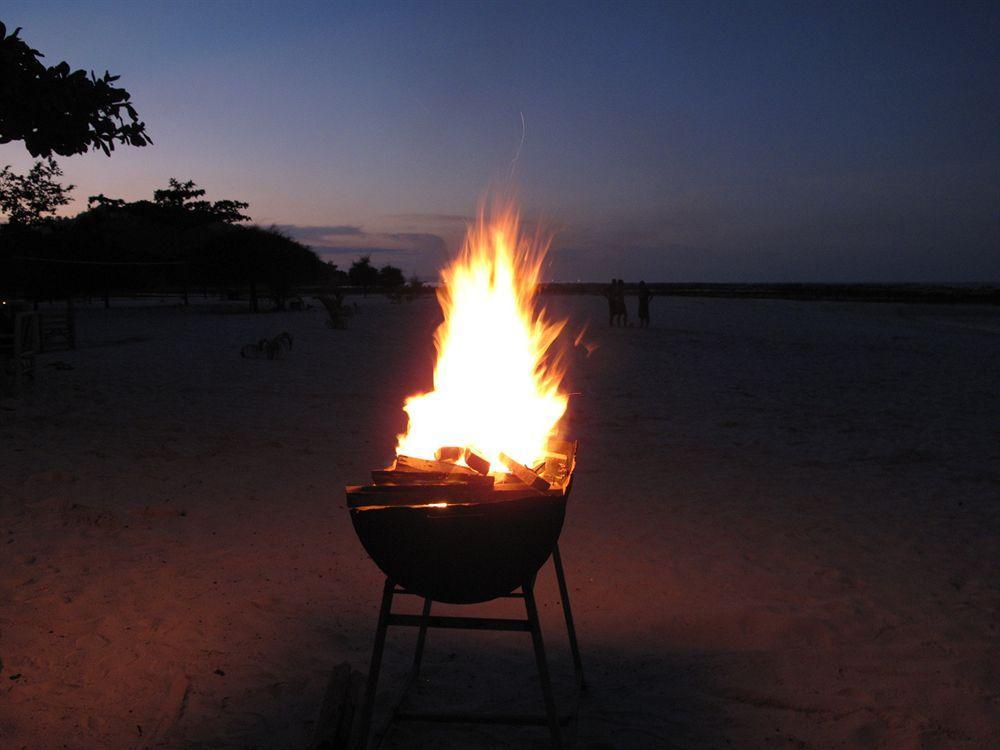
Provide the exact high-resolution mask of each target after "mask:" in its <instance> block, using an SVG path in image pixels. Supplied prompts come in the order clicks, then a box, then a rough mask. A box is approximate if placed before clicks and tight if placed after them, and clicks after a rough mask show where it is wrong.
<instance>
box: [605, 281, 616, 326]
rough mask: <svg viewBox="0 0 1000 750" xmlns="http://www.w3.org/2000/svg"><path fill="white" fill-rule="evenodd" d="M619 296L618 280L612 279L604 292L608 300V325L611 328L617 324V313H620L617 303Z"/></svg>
mask: <svg viewBox="0 0 1000 750" xmlns="http://www.w3.org/2000/svg"><path fill="white" fill-rule="evenodd" d="M617 294H618V279H611V283H610V284H609V285H608V287H607V288H606V289H605V290H604V296H605V297H607V298H608V325H610V326H613V325H614V324H615V313H617V312H618V306H617V304H616V302H615V299H616V295H617Z"/></svg>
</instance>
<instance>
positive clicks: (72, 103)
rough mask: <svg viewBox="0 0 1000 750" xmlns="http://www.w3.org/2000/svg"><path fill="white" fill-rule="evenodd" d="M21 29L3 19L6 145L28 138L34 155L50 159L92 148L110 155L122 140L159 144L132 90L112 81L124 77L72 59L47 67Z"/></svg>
mask: <svg viewBox="0 0 1000 750" xmlns="http://www.w3.org/2000/svg"><path fill="white" fill-rule="evenodd" d="M18 32H20V28H18V29H14V31H13V32H12V33H11V34H7V27H6V26H4V25H3V24H2V23H0V143H10V142H11V141H24V145H25V146H26V147H27V149H28V151H29V152H30V153H31V155H32V156H35V157H39V156H45V157H48V156H51V155H52V154H53V153H56V154H59V155H60V156H72V155H73V154H82V153H85V152H86V151H88V150H90V149H93V150H97V149H101V150H102V151H104V153H105V154H108V155H109V156H110V155H111V152H112V151H113V150H114V148H115V143H116V142H117V143H121V144H123V145H130V146H145V145H147V144H150V143H152V142H153V141H152V139H150V137H149V136H148V135H147V134H146V124H145V123H144V122H141V121H140V120H139V116H138V114H137V113H136V111H135V109H134V108H133V107H132V104H131V103H130V98H131V95H130V94H129V92H128V91H126V90H125V89H123V88H118V87H116V86H113V85H112V84H113V83H114V82H115V81H117V80H118V78H119V77H118V76H113V75H111V74H110V73H108V72H107V71H105V73H104V75H103V76H102V77H97V76H95V75H94V73H93V71H91V73H90V75H89V76H88V75H87V73H86V72H85V71H83V70H76V71H71V70H70V67H69V65H68V64H67V63H66V62H61V63H59V64H58V65H55V66H52V67H46V66H45V65H43V64H42V62H41V61H40V60H39V59H38V58H40V57H44V55H43V54H42V53H41V52H39V51H38V50H35V49H32V48H31V47H29V46H28V45H27V44H26V43H25V42H24V41H23V40H22V39H21V38H20V37H18Z"/></svg>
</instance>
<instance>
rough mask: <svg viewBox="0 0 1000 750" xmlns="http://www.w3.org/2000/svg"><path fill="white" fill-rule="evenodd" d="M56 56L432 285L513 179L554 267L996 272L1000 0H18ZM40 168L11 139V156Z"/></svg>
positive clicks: (167, 145)
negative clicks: (546, 227) (499, 189)
mask: <svg viewBox="0 0 1000 750" xmlns="http://www.w3.org/2000/svg"><path fill="white" fill-rule="evenodd" d="M0 20H2V21H3V22H4V23H6V24H7V26H8V29H12V28H13V27H17V26H21V27H23V30H22V32H21V35H22V37H23V38H24V39H25V40H26V41H27V42H28V43H29V44H30V45H31V46H33V47H35V48H37V49H39V50H41V51H42V52H44V53H45V55H46V58H45V60H46V62H47V63H48V64H49V65H54V64H56V63H58V62H60V61H61V60H64V59H65V60H66V61H67V62H68V63H69V64H70V65H71V66H72V67H74V68H86V69H88V70H89V69H94V70H95V71H97V72H103V71H104V70H105V69H107V70H110V71H111V72H112V73H117V74H120V75H121V81H120V85H123V86H124V87H125V88H127V89H128V90H129V91H130V92H131V93H132V97H133V102H134V104H135V106H136V108H137V109H138V111H139V114H140V116H141V118H142V119H143V120H145V122H146V123H147V128H148V132H149V134H150V135H151V137H152V138H153V140H154V141H155V145H154V146H150V147H148V148H142V149H136V148H119V149H118V150H116V151H115V153H114V155H113V156H112V157H111V158H107V157H105V156H104V155H103V154H100V153H96V154H89V155H86V156H77V157H72V158H63V159H60V163H61V165H62V167H63V169H64V171H65V174H66V179H67V181H70V182H73V183H75V184H76V185H77V186H78V187H77V189H76V191H75V193H74V196H75V198H76V201H75V203H74V204H73V205H72V206H70V207H69V210H68V211H67V213H69V214H73V213H76V212H77V211H79V210H81V209H82V208H84V207H85V205H86V198H87V196H88V195H92V194H96V193H105V194H107V195H110V196H115V197H123V198H126V199H138V198H144V197H150V196H151V194H152V191H153V189H154V188H157V187H162V186H164V185H166V183H167V180H168V178H170V177H177V178H180V179H193V180H194V181H195V182H197V183H198V184H199V185H200V186H202V187H204V188H206V189H207V190H208V197H209V198H210V199H219V198H236V199H241V200H247V201H249V202H250V209H249V213H250V214H251V216H252V217H253V218H254V220H255V221H256V222H257V223H259V224H264V225H269V224H278V225H281V226H283V227H284V228H285V229H286V230H287V231H288V232H289V233H291V234H292V235H293V236H296V237H298V238H299V239H301V240H302V241H304V242H306V243H307V244H309V245H312V246H313V247H315V248H316V249H317V250H318V251H320V252H321V253H323V254H324V257H327V258H329V259H333V260H334V261H335V262H337V263H339V264H340V265H341V266H346V265H347V264H349V262H350V260H351V259H353V258H355V257H357V255H358V254H359V252H360V250H359V249H361V248H365V249H366V250H365V252H368V251H369V250H374V252H373V253H372V254H373V258H374V260H375V262H377V263H380V264H381V263H385V262H391V263H393V264H394V265H397V266H400V267H402V268H403V269H404V270H405V271H406V272H407V273H408V274H409V273H418V274H420V275H422V276H425V277H433V275H434V273H435V271H436V269H437V268H438V267H439V266H440V264H441V262H442V260H443V259H444V257H445V255H446V253H447V252H448V251H450V250H451V249H453V248H454V247H455V245H456V243H457V241H458V238H459V237H460V236H461V233H462V229H463V221H464V219H465V217H468V216H469V215H470V214H471V213H472V212H473V211H474V209H475V206H476V202H477V200H478V199H479V197H480V196H481V195H482V194H483V192H484V190H485V189H486V188H487V187H489V186H490V185H491V184H496V183H497V182H498V181H500V180H503V179H504V178H505V177H506V176H507V175H508V174H509V173H510V172H511V171H512V159H513V157H514V156H515V154H516V153H517V152H518V148H519V143H520V142H521V139H522V115H523V122H524V129H523V146H522V147H521V148H520V155H519V158H518V159H517V162H516V164H515V165H513V173H514V182H515V184H516V186H517V191H518V195H519V197H520V203H521V205H522V208H523V210H524V213H525V214H526V215H528V216H529V217H532V218H535V217H539V218H542V219H543V220H544V221H546V222H547V223H548V224H550V225H552V226H555V227H558V228H559V233H558V236H557V241H556V246H555V250H554V252H553V254H552V257H551V266H550V267H549V269H548V271H547V277H548V278H551V279H558V280H576V279H583V280H605V279H608V278H610V277H612V276H622V277H625V278H626V279H628V280H638V279H640V278H645V279H646V280H659V281H943V282H947V281H993V282H995V281H998V280H1000V42H998V40H1000V5H998V4H997V3H996V2H992V3H982V4H964V3H941V4H925V3H902V4H899V5H895V4H890V3H868V4H853V3H851V4H845V3H791V2H789V3H750V2H747V3H736V4H733V3H724V4H716V3H657V4H653V3H650V4H645V3H643V4H621V5H620V4H610V3H607V4H605V3H601V4H595V3H576V4H555V3H535V4H529V3H518V4H507V3H473V2H467V3H429V2H428V3H375V4H371V3H356V4H355V3H326V2H315V3H306V2H280V3H248V2H239V3H237V2H199V3H195V2H190V3H188V2H170V3H165V2H164V3H147V2H128V3H126V2H121V3H113V2H100V3H98V2H65V3H62V2H42V1H40V0H31V1H30V2H5V3H4V4H3V10H2V12H0ZM7 163H10V164H13V165H14V166H15V167H17V168H19V169H26V168H27V167H28V166H29V165H30V163H31V160H30V157H29V156H28V154H27V151H26V150H25V149H24V147H23V145H22V144H20V143H14V144H7V145H5V146H2V147H0V165H2V164H7Z"/></svg>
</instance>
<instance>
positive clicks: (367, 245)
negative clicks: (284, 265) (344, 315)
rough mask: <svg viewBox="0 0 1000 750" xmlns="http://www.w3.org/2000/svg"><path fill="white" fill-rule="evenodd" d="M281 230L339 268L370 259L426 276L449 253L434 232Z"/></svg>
mask: <svg viewBox="0 0 1000 750" xmlns="http://www.w3.org/2000/svg"><path fill="white" fill-rule="evenodd" d="M277 228H278V229H279V230H280V231H282V232H285V233H286V234H288V235H289V236H291V237H292V238H294V239H296V240H298V241H299V242H301V243H303V244H305V245H308V246H309V247H311V248H312V249H313V250H314V251H316V253H317V254H318V255H319V256H320V257H324V258H330V259H332V260H334V262H336V263H337V265H342V264H343V260H344V256H353V257H361V256H363V255H369V256H371V259H372V263H373V264H375V265H377V266H379V265H384V264H386V263H392V264H393V265H396V266H401V267H402V268H403V271H404V272H405V273H407V274H418V275H422V276H426V275H428V274H432V273H434V272H435V271H436V269H437V268H439V267H440V265H441V263H442V262H443V261H444V259H445V257H446V256H447V252H448V243H447V242H446V241H445V240H444V238H442V237H441V236H440V235H437V234H433V233H430V232H368V231H366V230H365V229H364V228H363V227H360V226H353V225H349V224H336V225H325V226H300V225H297V224H279V225H278V226H277Z"/></svg>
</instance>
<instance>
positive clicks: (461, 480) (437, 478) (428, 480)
mask: <svg viewBox="0 0 1000 750" xmlns="http://www.w3.org/2000/svg"><path fill="white" fill-rule="evenodd" d="M372 484H374V485H376V486H378V487H423V486H431V485H461V486H462V487H468V488H470V489H491V488H492V487H493V477H491V476H485V477H484V476H481V475H480V474H472V473H470V474H460V473H457V472H449V473H443V472H439V471H393V470H392V469H385V470H382V471H373V472H372Z"/></svg>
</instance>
